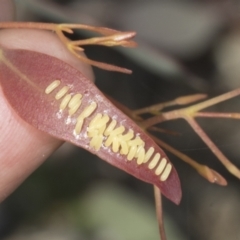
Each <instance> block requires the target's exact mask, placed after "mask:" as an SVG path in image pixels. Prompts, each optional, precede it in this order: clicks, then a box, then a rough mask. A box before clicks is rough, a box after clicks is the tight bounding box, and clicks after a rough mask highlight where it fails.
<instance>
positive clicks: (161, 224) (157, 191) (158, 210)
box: [153, 185, 167, 240]
mask: <svg viewBox="0 0 240 240" xmlns="http://www.w3.org/2000/svg"><path fill="white" fill-rule="evenodd" d="M153 189H154V198H155V206H156V215H157V220H158V229H159V234H160V238H161V240H167V237H166V233H165V229H164V222H163V208H162V197H161V191H160V189H159V188H158V187H157V186H155V185H154V186H153Z"/></svg>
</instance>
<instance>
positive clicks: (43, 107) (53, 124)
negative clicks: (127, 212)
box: [0, 47, 181, 204]
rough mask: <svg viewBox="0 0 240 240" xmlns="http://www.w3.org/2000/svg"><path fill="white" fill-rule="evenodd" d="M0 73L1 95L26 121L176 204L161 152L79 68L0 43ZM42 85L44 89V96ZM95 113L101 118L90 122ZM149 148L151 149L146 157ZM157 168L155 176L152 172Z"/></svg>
mask: <svg viewBox="0 0 240 240" xmlns="http://www.w3.org/2000/svg"><path fill="white" fill-rule="evenodd" d="M0 72H1V75H0V83H1V85H2V88H3V91H4V94H5V96H6V98H7V99H8V101H9V103H10V104H11V106H12V107H13V109H14V110H15V111H16V112H17V113H18V114H19V116H20V117H21V118H23V119H24V120H25V121H26V122H28V123H29V124H31V125H32V126H34V127H36V128H37V129H39V130H41V131H44V132H46V133H48V134H50V135H52V136H54V137H56V138H60V139H63V140H65V141H69V142H72V143H73V144H75V145H77V146H80V147H83V148H85V149H87V150H88V151H90V152H92V153H93V154H96V155H98V156H99V157H100V158H102V159H103V160H105V161H107V162H108V163H110V164H112V165H113V166H116V167H118V168H120V169H122V170H124V171H126V172H128V173H129V174H131V175H133V176H135V177H137V178H139V179H141V180H143V181H145V182H148V183H151V184H154V185H156V186H158V187H159V188H160V190H161V192H162V193H163V194H164V195H165V196H166V197H167V198H169V199H170V200H172V201H173V202H174V203H176V204H178V203H179V202H180V200H181V187H180V182H179V178H178V175H177V172H176V170H175V168H174V167H173V166H172V164H171V163H170V162H169V160H168V158H167V156H166V154H165V153H164V152H163V150H162V149H161V148H160V147H159V146H158V145H157V144H156V143H155V142H154V141H153V140H152V139H151V138H150V137H149V136H148V135H147V134H146V133H145V132H144V131H143V130H142V129H141V128H139V127H138V126H137V125H136V124H135V122H133V121H132V120H131V119H129V118H128V117H127V116H125V115H124V114H123V113H122V112H121V111H119V110H118V109H117V108H116V107H115V106H114V105H113V104H112V103H111V102H110V101H109V100H108V99H107V98H106V97H105V96H104V95H103V94H102V93H101V92H100V91H99V90H98V89H97V88H96V87H95V85H94V84H93V83H92V82H91V81H89V80H88V79H86V78H85V77H84V76H83V75H82V73H81V72H79V71H78V70H76V69H75V68H73V67H72V66H70V65H68V64H67V63H65V62H63V61H61V60H59V59H57V58H54V57H52V56H48V55H45V54H41V53H37V52H33V51H27V50H11V49H5V48H3V47H1V48H0ZM56 80H57V81H56ZM53 82H54V84H55V86H54V84H53V85H51V86H53V87H55V89H54V90H52V91H50V90H49V85H50V84H51V83H53ZM58 84H59V85H58ZM63 87H65V88H63ZM50 88H51V87H50ZM62 88H63V90H62V94H63V97H62V98H61V99H59V100H56V99H55V96H56V94H57V93H58V94H59V93H61V91H60V89H62ZM46 89H47V91H50V93H48V94H47V93H46V92H45V91H46ZM64 89H65V90H66V91H67V93H64ZM79 94H81V95H82V97H81V95H79ZM60 95H61V94H60ZM68 98H69V99H71V102H70V103H68V105H67V106H66V108H65V109H62V110H61V109H60V105H61V104H62V105H63V103H64V101H66V103H67V100H68ZM63 99H64V100H63ZM74 99H75V100H74ZM75 107H76V109H75V110H76V112H75V110H74V108H75ZM91 107H93V109H94V107H96V108H95V109H94V111H93V112H92V113H91V114H90V116H87V115H88V114H87V113H86V111H87V109H88V110H90V109H89V108H91ZM62 108H63V107H62ZM69 111H70V113H69ZM71 111H72V113H71ZM97 114H98V116H100V117H103V116H104V118H101V120H98V121H96V122H95V123H93V122H92V120H93V119H94V118H95V117H96V115H97ZM99 114H102V115H99ZM104 119H105V120H106V121H105V122H104ZM113 120H116V126H114V127H113V129H112V130H110V131H109V132H108V131H107V129H108V127H109V126H110V125H111V124H113V123H114V121H113ZM91 122H92V123H91ZM81 123H82V128H81V130H80V127H79V126H80V125H81ZM101 125H102V127H101ZM76 126H78V127H76ZM117 132H118V133H117ZM132 133H133V136H131V134H132ZM127 134H128V135H127ZM124 135H125V136H124ZM127 138H130V140H129V139H127ZM111 139H112V140H111ZM134 139H137V140H136V141H133V140H134ZM98 145H99V147H98ZM108 145H109V146H108ZM149 148H151V149H153V150H154V153H153V154H152V155H151V157H150V159H149V160H147V158H146V155H147V154H146V152H147V151H148V150H149ZM124 149H125V150H124ZM136 149H137V153H136ZM114 151H115V152H114ZM130 152H131V153H130ZM131 154H133V155H132V156H131ZM159 155H160V158H159ZM127 158H130V159H131V158H133V159H132V160H128V159H127ZM155 162H156V164H155ZM149 165H150V166H151V167H149ZM151 168H152V169H151ZM157 168H158V170H159V173H158V174H156V173H155V171H156V169H157ZM161 168H162V170H161ZM161 178H162V180H160V179H161ZM164 178H165V179H164Z"/></svg>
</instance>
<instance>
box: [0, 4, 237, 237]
mask: <svg viewBox="0 0 240 240" xmlns="http://www.w3.org/2000/svg"><path fill="white" fill-rule="evenodd" d="M16 5H17V16H18V20H19V21H41V22H57V23H58V22H59V23H60V22H67V23H69V22H71V23H82V24H89V25H95V26H106V27H111V28H116V29H119V30H134V31H136V32H137V37H136V41H137V42H138V44H139V47H138V48H137V49H125V48H113V49H109V48H104V47H95V46H91V47H87V48H86V54H87V56H88V57H89V58H91V59H95V60H100V61H103V62H109V63H113V64H115V65H119V66H122V67H126V68H129V69H132V70H133V74H132V75H125V74H121V73H114V72H107V71H104V70H100V69H97V68H94V73H95V76H96V85H97V86H98V87H99V89H101V90H102V91H103V92H105V93H107V94H108V95H110V96H112V97H113V98H115V99H116V100H117V101H119V102H121V103H123V104H124V105H126V106H128V107H129V108H131V109H138V108H141V107H145V106H148V105H151V104H155V103H159V102H164V101H168V100H172V99H174V98H176V97H179V96H183V95H188V94H194V93H206V94H208V95H209V96H210V97H213V96H217V95H219V94H222V93H224V92H227V91H230V90H232V89H235V88H238V87H239V86H240V83H239V79H240V77H239V76H240V28H239V23H240V2H238V1H230V0H192V1H189V0H181V1H180V0H178V1H174V0H172V1H157V0H150V1H144V0H78V1H77V0H41V1H40V0H16ZM89 36H90V35H89V33H87V32H81V31H79V32H77V35H76V36H74V37H77V38H80V39H81V38H86V37H89ZM239 99H240V98H239V97H238V98H235V99H232V100H229V101H226V102H224V103H221V104H219V105H216V106H214V107H212V108H211V109H210V111H220V112H231V111H232V112H239V106H240V100H239ZM198 122H199V123H200V124H201V126H202V127H203V128H204V130H205V131H206V132H207V134H208V135H209V136H210V137H211V139H212V140H213V141H214V142H215V143H216V144H217V146H218V147H219V148H220V149H221V150H222V151H223V153H224V154H225V155H226V156H227V157H228V158H229V159H230V160H231V161H232V162H233V163H235V164H236V165H238V166H239V165H240V161H239V156H240V148H239V140H240V136H239V131H238V129H239V126H240V121H237V120H230V119H198ZM161 127H163V128H166V129H170V130H172V131H176V132H178V133H181V134H180V135H178V136H172V135H168V134H159V135H158V137H160V138H161V139H163V140H164V141H166V142H167V143H169V144H171V145H172V146H174V147H175V148H177V149H178V150H180V151H181V152H183V153H185V154H187V155H189V156H191V157H192V158H194V159H196V160H197V161H198V162H199V163H202V164H206V165H208V166H209V167H211V168H213V169H215V170H216V171H218V172H219V173H220V174H222V175H223V176H224V177H225V178H226V179H227V181H228V186H227V187H220V186H217V185H213V184H210V183H208V182H207V181H206V180H205V179H203V178H201V177H200V176H199V175H198V174H197V173H196V171H195V170H193V169H192V168H191V167H189V166H188V165H186V164H185V163H183V162H182V161H180V160H179V159H178V158H176V157H175V156H173V155H172V154H169V157H170V159H171V161H172V162H173V164H174V165H175V167H176V169H177V171H178V173H179V176H180V179H181V183H182V188H183V199H182V202H181V204H180V205H179V206H175V205H174V204H173V203H171V202H169V201H168V200H167V199H165V198H164V199H163V207H164V218H165V225H166V230H167V236H168V240H203V239H204V240H226V239H228V240H237V239H240V228H239V223H240V210H239V209H240V188H239V184H240V182H239V180H238V179H236V178H234V177H233V176H231V175H230V174H229V173H228V172H227V171H226V170H225V168H224V167H223V166H222V165H221V164H220V163H219V162H218V160H217V159H216V157H215V156H214V155H213V154H212V153H211V151H210V150H209V149H208V148H207V147H206V145H205V144H204V143H202V141H201V140H200V139H199V138H198V136H196V135H195V134H194V132H193V130H192V129H191V128H190V127H189V126H188V125H187V124H186V123H185V122H184V121H182V120H179V121H172V122H166V123H164V124H162V125H161ZM154 209H155V206H154V198H153V190H152V186H151V185H149V184H146V183H143V182H141V181H139V180H137V179H135V178H133V177H132V176H130V175H128V174H126V173H124V172H122V171H120V170H118V169H116V168H114V167H112V166H110V165H108V164H107V163H105V162H104V161H102V160H101V159H99V158H97V157H96V156H93V155H92V154H90V153H88V152H86V151H85V150H83V149H80V148H77V147H75V146H72V145H70V144H68V143H66V144H64V145H63V146H62V147H61V148H60V149H59V150H58V151H57V152H56V153H55V154H54V155H52V156H51V157H50V158H49V159H48V160H47V161H46V162H45V163H44V164H43V165H42V166H41V167H40V168H39V169H38V170H37V171H36V172H34V173H33V174H32V175H31V176H30V177H29V178H28V179H27V180H26V181H25V182H24V183H23V184H22V185H21V186H20V187H19V188H18V189H17V190H16V191H15V192H14V193H13V194H12V195H11V196H10V197H9V198H8V199H7V200H5V201H4V202H3V203H2V204H1V205H0V239H4V240H30V239H31V240H42V239H51V240H134V239H138V240H146V239H149V240H156V239H159V237H158V228H157V221H156V217H155V212H154V211H155V210H154Z"/></svg>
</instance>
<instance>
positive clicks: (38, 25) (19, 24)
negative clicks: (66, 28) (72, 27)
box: [0, 22, 57, 31]
mask: <svg viewBox="0 0 240 240" xmlns="http://www.w3.org/2000/svg"><path fill="white" fill-rule="evenodd" d="M56 27H57V24H55V23H38V22H0V28H25V29H44V30H52V31H55V29H56Z"/></svg>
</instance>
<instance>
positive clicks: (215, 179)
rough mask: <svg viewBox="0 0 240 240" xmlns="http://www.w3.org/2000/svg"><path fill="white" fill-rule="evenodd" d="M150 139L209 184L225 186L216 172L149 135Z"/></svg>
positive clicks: (225, 183) (225, 182) (224, 181)
mask: <svg viewBox="0 0 240 240" xmlns="http://www.w3.org/2000/svg"><path fill="white" fill-rule="evenodd" d="M150 137H151V138H152V139H153V140H154V141H155V142H156V143H157V144H158V145H159V146H160V147H162V148H164V149H165V150H167V151H168V152H170V153H172V154H174V155H175V156H177V157H178V158H180V159H181V160H183V161H184V162H186V163H187V164H189V165H190V166H191V167H192V168H194V169H195V170H196V171H197V172H198V173H199V174H200V175H201V176H202V177H204V178H205V179H207V180H208V181H209V182H211V183H216V184H218V185H221V186H226V185H227V181H226V180H225V178H223V177H222V176H221V175H220V174H219V173H218V172H216V171H215V170H213V169H211V168H209V167H208V166H206V165H202V164H199V163H197V162H196V161H194V160H193V159H192V158H190V157H189V156H187V155H186V154H184V153H182V152H180V151H178V150H177V149H175V148H173V147H172V146H170V145H169V144H167V143H165V142H163V141H162V140H161V139H158V138H156V137H155V136H153V135H151V134H150Z"/></svg>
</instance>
